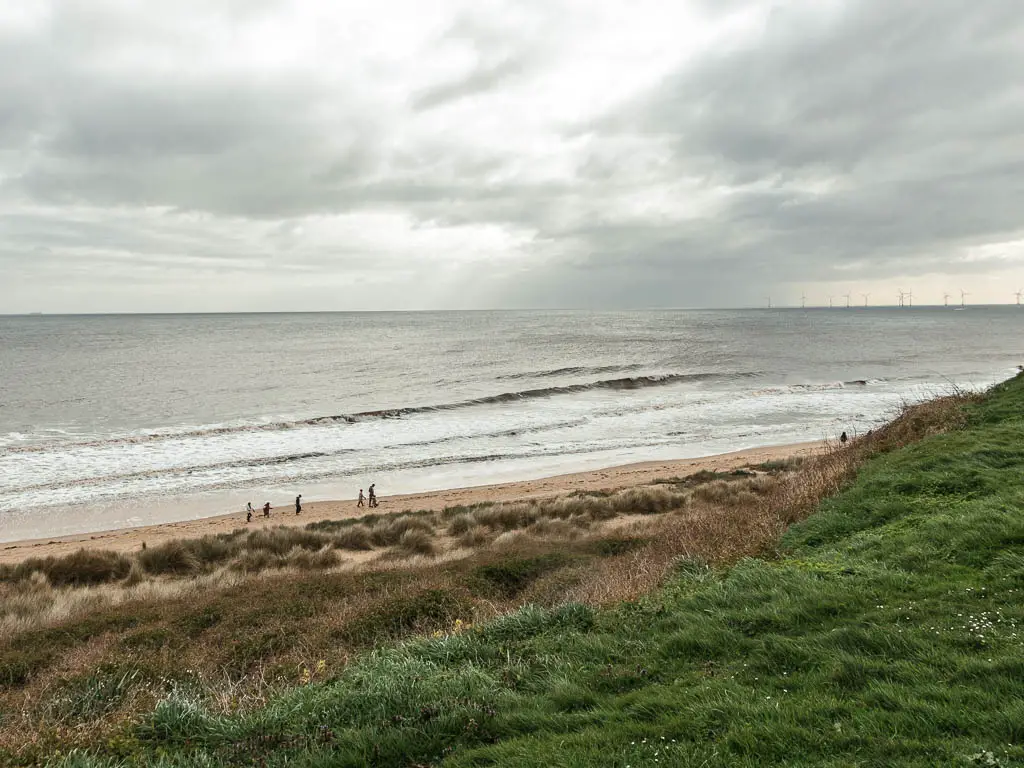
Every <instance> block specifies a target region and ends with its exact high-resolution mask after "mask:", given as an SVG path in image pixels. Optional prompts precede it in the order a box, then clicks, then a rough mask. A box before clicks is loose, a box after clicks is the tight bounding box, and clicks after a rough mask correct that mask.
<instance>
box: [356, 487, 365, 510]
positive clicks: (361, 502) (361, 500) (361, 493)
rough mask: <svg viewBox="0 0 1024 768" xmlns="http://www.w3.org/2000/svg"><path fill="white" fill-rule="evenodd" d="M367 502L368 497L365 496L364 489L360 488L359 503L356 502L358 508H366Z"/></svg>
mask: <svg viewBox="0 0 1024 768" xmlns="http://www.w3.org/2000/svg"><path fill="white" fill-rule="evenodd" d="M365 500H366V497H365V496H363V489H362V488H360V489H359V501H357V502H356V506H357V507H365V506H366V504H364V503H363V502H364V501H365Z"/></svg>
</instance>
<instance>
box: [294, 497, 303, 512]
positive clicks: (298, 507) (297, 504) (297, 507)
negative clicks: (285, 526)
mask: <svg viewBox="0 0 1024 768" xmlns="http://www.w3.org/2000/svg"><path fill="white" fill-rule="evenodd" d="M301 511H302V494H301V493H300V494H299V495H298V496H296V497H295V514H296V515H297V514H299V512H301Z"/></svg>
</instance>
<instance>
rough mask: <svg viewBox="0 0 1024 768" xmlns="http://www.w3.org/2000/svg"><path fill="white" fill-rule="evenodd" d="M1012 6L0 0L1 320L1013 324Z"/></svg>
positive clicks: (1019, 256)
mask: <svg viewBox="0 0 1024 768" xmlns="http://www.w3.org/2000/svg"><path fill="white" fill-rule="evenodd" d="M1022 40H1024V6H1022V4H1021V3H1020V0H928V1H927V2H923V1H921V0H860V1H859V2H855V1H852V0H849V1H844V0H806V1H803V2H785V1H783V2H778V3H769V2H753V1H750V2H746V1H745V0H691V1H690V2H688V3H687V2H678V3H669V2H665V1H664V0H622V1H621V2H618V1H613V0H593V1H591V0H586V1H584V0H573V1H570V0H564V1H558V0H538V1H537V2H531V1H524V0H516V1H515V2H512V1H511V0H509V2H487V1H485V2H481V1H480V0H473V1H472V2H455V1H454V0H452V1H448V0H375V1H374V2H373V3H368V2H361V3H354V2H351V3H350V2H337V1H335V0H325V1H324V2H312V1H311V0H303V1H302V2H299V1H298V0H294V1H291V2H289V1H286V0H175V2H166V3H165V2H160V3H157V2H143V0H136V1H132V0H51V1H50V2H46V1H45V0H35V1H33V2H7V3H0V312H32V311H44V312H60V311H67V312H102V311H129V312H131V311H238V310H302V309H309V310H346V309H433V308H449V307H450V308H487V307H646V306H657V307H688V306H743V305H747V306H756V305H763V304H764V303H765V302H766V297H767V296H768V295H769V294H770V295H772V297H773V300H774V301H775V303H779V304H781V303H786V302H789V303H797V304H799V302H800V297H801V294H806V295H807V302H808V304H822V303H825V304H827V303H828V299H827V297H828V295H830V294H831V295H833V296H834V297H835V299H834V301H835V303H836V304H837V305H838V304H840V303H845V299H843V298H841V296H842V295H843V294H845V293H851V294H852V301H853V302H855V303H861V304H862V303H863V301H864V299H863V298H862V297H861V294H862V293H870V294H871V296H870V299H869V301H870V302H871V303H873V304H892V303H895V302H896V292H897V290H901V289H902V290H912V291H913V292H914V300H915V303H942V301H943V293H949V294H951V295H952V296H953V298H952V299H951V301H955V302H957V303H958V302H959V300H960V293H959V292H960V289H961V288H963V289H966V290H967V291H969V292H970V296H969V298H968V301H969V302H1012V301H1014V297H1013V292H1014V291H1016V290H1017V289H1018V288H1022V287H1024V45H1022V44H1021V41H1022Z"/></svg>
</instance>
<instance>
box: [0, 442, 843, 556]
mask: <svg viewBox="0 0 1024 768" xmlns="http://www.w3.org/2000/svg"><path fill="white" fill-rule="evenodd" d="M825 445H826V443H825V441H823V440H814V441H809V442H800V443H790V444H786V445H771V446H764V447H760V448H747V449H744V450H740V451H732V452H728V453H719V454H713V455H711V456H702V457H697V458H688V459H675V460H667V461H664V460H655V461H644V462H637V463H633V464H622V465H618V466H612V467H606V468H603V469H591V470H585V471H582V472H573V473H568V474H560V475H552V476H549V477H544V478H540V479H536V480H519V481H511V482H504V483H495V484H490V485H476V486H467V487H459V488H450V489H445V490H440V491H427V492H423V493H408V494H401V495H395V496H382V497H381V498H380V506H379V507H377V508H375V509H373V510H370V509H367V508H365V507H362V508H360V507H356V501H355V499H334V500H330V501H316V502H309V503H308V504H304V505H303V508H302V510H303V511H302V514H301V515H295V514H293V508H292V507H291V506H283V507H276V508H275V509H274V512H273V513H272V515H271V517H270V518H269V519H265V518H264V517H263V515H262V512H261V511H257V513H256V514H255V515H254V516H253V519H252V522H251V523H246V521H245V515H244V514H240V513H238V512H233V513H228V514H221V515H214V516H210V517H201V518H196V519H193V520H184V521H179V522H169V523H157V524H152V525H144V526H137V527H129V528H116V529H111V530H108V531H97V532H92V533H82V534H72V535H67V536H59V537H48V538H37V539H22V540H19V541H9V542H4V543H3V544H0V564H10V563H17V562H20V561H22V560H25V559H28V558H30V557H60V556H63V555H68V554H71V553H72V552H75V551H77V550H79V549H83V548H85V549H104V550H110V551H115V552H131V551H135V550H138V549H141V548H142V547H143V546H144V545H145V546H155V545H159V544H165V543H167V542H168V541H172V540H175V539H190V538H199V537H202V536H207V535H215V534H218V533H230V532H231V531H234V530H237V529H239V528H243V529H244V528H249V529H256V528H271V527H276V526H281V525H284V526H304V525H307V524H309V523H314V522H318V521H321V520H341V519H347V518H356V517H362V516H363V515H368V514H381V515H386V514H392V513H396V512H405V511H410V510H421V509H423V510H432V511H436V510H440V509H443V508H445V507H452V506H458V505H470V504H478V503H481V502H507V501H519V500H523V499H531V498H545V497H550V496H557V495H559V494H564V493H571V492H572V491H596V490H612V489H617V488H625V487H631V486H638V485H648V484H650V483H651V482H653V481H654V480H657V479H662V478H667V477H674V476H680V475H691V474H694V473H696V472H700V471H703V470H709V471H730V470H733V469H737V468H739V467H742V466H746V465H749V464H760V463H763V462H766V461H773V460H780V459H786V458H791V457H807V456H813V455H816V454H818V453H820V452H821V451H822V450H823V449H824V447H825ZM69 509H71V510H73V509H74V507H71V508H69Z"/></svg>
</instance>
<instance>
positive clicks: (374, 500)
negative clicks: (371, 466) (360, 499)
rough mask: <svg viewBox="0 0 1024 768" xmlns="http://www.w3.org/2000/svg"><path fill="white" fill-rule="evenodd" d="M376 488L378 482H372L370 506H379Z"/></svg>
mask: <svg viewBox="0 0 1024 768" xmlns="http://www.w3.org/2000/svg"><path fill="white" fill-rule="evenodd" d="M376 488H377V484H376V483H370V506H371V507H376V506H377V491H376Z"/></svg>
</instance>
